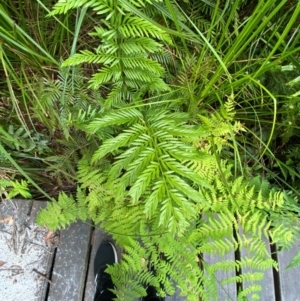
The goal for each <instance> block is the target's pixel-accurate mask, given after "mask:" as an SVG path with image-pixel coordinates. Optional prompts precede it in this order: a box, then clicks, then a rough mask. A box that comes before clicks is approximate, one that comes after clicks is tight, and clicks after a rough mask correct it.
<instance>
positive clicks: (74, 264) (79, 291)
mask: <svg viewBox="0 0 300 301" xmlns="http://www.w3.org/2000/svg"><path fill="white" fill-rule="evenodd" d="M91 230H92V227H91V225H90V224H88V223H83V222H76V223H73V224H71V225H70V226H69V227H68V228H67V229H65V230H62V231H61V233H60V244H59V246H58V248H57V253H56V257H55V262H54V267H53V272H52V277H51V280H52V282H53V284H51V285H50V291H49V295H48V301H57V300H72V301H77V300H78V301H79V300H80V301H81V300H82V298H83V294H84V292H83V290H84V284H85V279H86V272H87V264H88V262H87V260H88V255H89V251H90V236H91Z"/></svg>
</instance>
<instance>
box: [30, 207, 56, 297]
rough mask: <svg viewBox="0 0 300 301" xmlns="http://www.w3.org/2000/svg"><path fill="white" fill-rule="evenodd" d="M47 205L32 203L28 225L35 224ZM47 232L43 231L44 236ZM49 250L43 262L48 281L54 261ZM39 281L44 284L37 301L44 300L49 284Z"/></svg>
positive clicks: (52, 249)
mask: <svg viewBox="0 0 300 301" xmlns="http://www.w3.org/2000/svg"><path fill="white" fill-rule="evenodd" d="M46 205H47V202H46V201H34V202H33V205H32V208H31V212H30V219H29V225H30V224H33V223H35V222H36V218H37V215H38V213H39V212H40V210H41V209H42V208H45V207H46ZM46 232H47V230H46V231H45V234H46ZM49 248H50V252H48V253H47V255H46V262H45V266H46V274H45V276H46V278H47V279H49V278H50V276H51V275H50V272H51V267H52V264H53V259H54V248H53V247H52V248H51V247H49ZM40 281H43V282H44V285H43V288H42V289H41V290H40V292H39V298H38V300H46V294H47V289H48V285H49V283H48V282H47V281H46V279H41V280H40Z"/></svg>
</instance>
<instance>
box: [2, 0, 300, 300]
mask: <svg viewBox="0 0 300 301" xmlns="http://www.w3.org/2000/svg"><path fill="white" fill-rule="evenodd" d="M36 5H37V7H36V12H37V15H36V16H40V13H42V14H43V16H44V17H42V21H41V20H37V21H36V22H38V24H41V25H43V27H42V26H41V27H38V28H40V30H38V31H36V30H33V29H32V28H27V24H28V23H27V22H26V21H25V20H26V18H28V16H24V18H23V19H22V20H23V21H24V22H23V23H24V24H18V26H17V27H16V29H15V28H14V27H13V24H14V23H12V22H13V19H14V17H15V16H16V15H18V14H21V13H22V14H24V12H23V11H22V10H21V11H19V10H20V7H19V6H18V5H17V4H16V3H15V2H14V1H11V2H9V4H8V5H7V7H3V6H1V12H2V15H4V16H6V18H5V19H3V20H4V21H2V22H3V24H2V25H1V30H0V33H1V38H2V40H3V44H2V48H1V51H2V52H1V54H2V56H1V58H2V68H3V70H4V71H5V72H4V77H3V81H4V80H5V81H6V87H8V88H6V90H4V91H5V92H3V95H1V97H2V99H3V106H2V107H1V111H0V113H1V114H7V111H8V110H9V109H13V110H12V113H11V115H10V116H11V117H10V120H4V121H3V122H2V123H1V128H0V134H1V137H2V140H1V144H0V152H1V156H2V157H1V158H0V160H1V162H3V163H2V168H1V179H0V186H1V187H2V190H3V191H4V193H5V194H8V197H12V196H13V195H15V194H16V193H18V192H19V193H21V194H23V196H27V194H28V187H27V186H26V185H28V184H29V185H31V186H33V187H32V189H31V190H32V191H33V193H36V190H38V191H39V193H43V194H44V195H46V196H47V197H48V198H49V199H51V202H49V203H48V208H47V209H46V210H43V211H42V212H41V213H40V215H39V218H38V222H39V223H40V224H41V225H46V226H47V227H48V228H50V229H59V228H63V227H65V226H67V225H68V224H69V223H71V222H74V221H76V220H77V219H82V220H84V221H85V220H87V219H91V220H92V221H93V222H94V223H95V224H96V225H97V226H101V228H102V229H104V230H105V231H107V232H109V233H111V234H112V235H113V237H114V239H115V240H116V241H117V243H118V244H119V245H120V246H121V247H122V248H123V249H124V251H125V255H124V258H123V259H124V260H122V262H121V263H120V264H118V265H116V266H114V267H110V268H109V272H110V273H111V275H112V277H113V280H114V282H115V285H116V295H117V296H118V298H119V299H121V300H133V299H134V298H138V297H140V296H145V294H146V291H145V285H152V286H155V287H157V288H158V289H159V292H160V293H161V294H162V295H164V294H173V293H174V290H175V285H174V283H173V280H175V281H176V284H177V286H178V287H179V288H180V290H181V293H182V294H183V295H186V296H188V298H189V299H190V300H198V299H199V297H200V298H201V300H214V299H217V281H216V279H215V273H216V272H217V271H220V270H223V271H225V270H226V271H235V270H241V269H243V270H245V269H247V268H249V267H250V268H252V269H253V270H255V272H250V271H249V272H248V273H244V274H242V275H240V276H236V277H232V278H229V279H226V280H224V283H230V282H233V283H236V282H237V283H247V285H246V286H245V287H242V286H241V287H240V288H241V289H240V291H239V295H238V298H239V300H247V299H249V300H251V299H253V300H255V299H258V298H259V291H260V290H261V287H260V285H259V281H260V280H261V279H262V277H263V275H264V271H265V270H266V269H268V268H272V267H274V268H277V263H276V262H275V261H274V260H273V259H272V258H271V257H270V255H269V254H268V252H267V251H266V246H265V242H264V240H265V239H270V241H271V243H272V244H275V243H276V245H277V246H278V248H279V249H280V250H281V249H285V248H290V247H291V246H292V245H293V244H294V242H295V240H296V239H297V238H299V211H300V209H299V203H298V199H299V185H298V183H299V160H298V157H299V154H298V151H297V150H298V148H299V132H298V131H299V124H298V123H299V121H298V116H299V50H300V49H299V48H300V45H299V12H300V4H299V3H298V1H275V0H269V1H265V2H262V1H257V2H255V3H254V2H253V1H242V0H240V1H233V2H230V1H193V0H190V1H189V0H186V1H178V2H176V1H156V0H148V1H138V0H136V1H133V0H103V1H99V0H90V1H84V0H82V1H77V0H76V1H75V0H70V1H58V2H57V3H56V4H55V5H54V7H53V8H52V9H51V10H50V3H49V6H47V5H44V4H42V3H41V2H39V1H37V2H36ZM14 8H15V9H14ZM46 15H47V18H46V17H45V16H46ZM44 20H47V21H44ZM49 24H50V25H49ZM49 27H50V28H51V31H50V32H51V33H52V34H55V38H52V39H51V41H52V43H50V42H49V38H48V37H47V35H46V34H45V32H44V31H47V33H48V30H49ZM57 29H58V30H57ZM32 30H33V31H32ZM52 30H53V31H52ZM29 34H30V36H32V37H33V38H32V39H28V38H27V39H26V37H28V35H29ZM53 41H54V42H53ZM35 43H36V44H37V45H39V47H34V46H35ZM49 43H50V44H49ZM16 44H17V45H18V47H19V48H15V47H13V45H16ZM22 64H24V65H22ZM20 65H22V66H24V67H23V68H22V69H21V72H19V71H18V70H19V69H18V67H19V66H20ZM28 65H30V66H32V67H31V68H32V69H31V70H27V69H26V68H25V66H28ZM2 85H3V86H4V83H2ZM6 99H7V100H6ZM4 100H6V101H4ZM29 100H30V101H29ZM45 166H46V169H45ZM45 170H46V172H45ZM16 171H17V173H16ZM13 175H15V176H13ZM41 175H42V176H43V177H41ZM24 177H25V179H26V180H27V182H24V179H23V178H24ZM49 177H50V178H51V179H52V180H53V181H54V182H55V186H57V187H59V189H58V190H59V191H61V192H60V194H59V196H58V197H57V198H56V199H55V198H53V194H54V192H56V191H57V189H54V188H47V189H45V187H46V186H45V183H46V182H48V181H49V180H48V179H49ZM21 180H23V182H21ZM18 181H19V182H18ZM10 187H12V188H13V189H9V188H10ZM33 188H35V189H33ZM70 190H71V191H70ZM73 190H75V191H76V192H75V191H74V192H73ZM72 192H73V193H72ZM241 248H247V249H249V257H248V258H242V259H241V260H240V261H235V260H232V261H220V262H218V263H216V264H214V265H210V266H208V265H207V264H206V263H205V262H204V261H203V260H202V254H203V253H206V254H218V255H224V254H226V253H227V252H229V251H231V250H232V249H235V250H237V249H241ZM298 257H299V256H298ZM141 262H143V264H141ZM297 264H299V260H297V257H296V259H295V260H294V261H293V262H292V263H291V266H293V265H297ZM149 265H152V266H153V267H154V269H155V271H156V274H155V275H153V273H152V272H151V271H150V269H149ZM200 266H201V269H200ZM191 291H192V292H193V294H190V292H191Z"/></svg>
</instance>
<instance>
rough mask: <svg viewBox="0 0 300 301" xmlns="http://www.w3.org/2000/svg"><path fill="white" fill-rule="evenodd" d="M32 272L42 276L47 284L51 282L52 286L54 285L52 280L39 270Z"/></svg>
mask: <svg viewBox="0 0 300 301" xmlns="http://www.w3.org/2000/svg"><path fill="white" fill-rule="evenodd" d="M32 272H35V273H37V274H38V275H40V276H41V277H42V278H43V279H45V280H46V281H47V282H49V283H50V284H53V282H52V281H51V280H49V279H48V278H47V277H46V276H45V275H44V274H43V273H41V272H39V271H38V270H37V269H33V270H32Z"/></svg>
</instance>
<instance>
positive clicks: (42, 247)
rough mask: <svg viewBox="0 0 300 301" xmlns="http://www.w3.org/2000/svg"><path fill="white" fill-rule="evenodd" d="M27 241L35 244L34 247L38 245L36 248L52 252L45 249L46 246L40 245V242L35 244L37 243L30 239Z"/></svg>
mask: <svg viewBox="0 0 300 301" xmlns="http://www.w3.org/2000/svg"><path fill="white" fill-rule="evenodd" d="M27 242H28V243H30V244H31V245H34V246H36V247H38V248H40V249H43V250H45V251H46V252H48V253H49V254H52V252H51V251H49V250H47V248H45V247H44V246H42V245H40V244H37V243H35V242H33V241H31V240H27Z"/></svg>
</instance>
